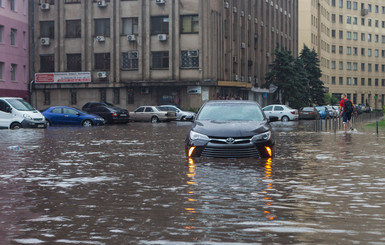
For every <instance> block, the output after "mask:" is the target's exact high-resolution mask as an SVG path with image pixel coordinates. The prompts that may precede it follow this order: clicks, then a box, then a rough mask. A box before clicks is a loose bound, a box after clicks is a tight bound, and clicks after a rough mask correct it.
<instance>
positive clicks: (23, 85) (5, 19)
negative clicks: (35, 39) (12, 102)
mask: <svg viewBox="0 0 385 245" xmlns="http://www.w3.org/2000/svg"><path fill="white" fill-rule="evenodd" d="M28 56H29V50H28V1H27V0H23V1H16V0H8V1H0V96H3V97H11V96H12V97H21V98H24V99H26V100H29V94H28V87H29V59H28Z"/></svg>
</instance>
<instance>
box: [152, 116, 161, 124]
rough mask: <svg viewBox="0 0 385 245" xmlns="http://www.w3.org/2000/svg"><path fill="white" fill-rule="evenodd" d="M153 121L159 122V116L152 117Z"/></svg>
mask: <svg viewBox="0 0 385 245" xmlns="http://www.w3.org/2000/svg"><path fill="white" fill-rule="evenodd" d="M151 122H152V123H157V122H159V119H158V117H156V116H153V117H151Z"/></svg>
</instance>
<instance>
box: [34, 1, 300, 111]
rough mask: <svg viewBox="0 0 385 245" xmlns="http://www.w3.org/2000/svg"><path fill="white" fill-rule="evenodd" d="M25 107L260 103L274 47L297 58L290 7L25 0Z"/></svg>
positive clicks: (291, 4)
mask: <svg viewBox="0 0 385 245" xmlns="http://www.w3.org/2000/svg"><path fill="white" fill-rule="evenodd" d="M30 8H31V19H30V25H31V29H33V33H32V35H31V41H32V44H33V45H32V46H33V48H32V50H31V62H32V64H33V65H32V67H31V73H30V75H31V77H33V76H35V75H36V76H35V79H34V80H35V81H34V86H33V100H32V103H33V104H34V105H35V106H37V108H44V107H47V106H51V105H59V104H60V105H73V106H77V107H82V106H83V105H84V104H85V103H86V102H88V101H107V102H110V103H113V104H116V105H119V106H121V107H123V108H127V109H134V108H136V107H137V106H139V105H145V104H147V105H148V104H170V103H171V104H178V105H179V106H180V107H182V108H199V107H200V106H201V105H202V103H203V102H204V101H207V100H210V99H217V98H223V99H225V98H242V99H249V100H257V101H259V102H260V103H261V104H266V103H267V102H268V101H269V98H270V94H269V93H270V92H271V91H270V90H269V89H265V88H263V84H264V76H265V73H266V72H267V71H268V64H269V63H271V62H272V61H273V59H274V57H273V54H274V50H275V49H276V48H279V49H281V48H285V49H287V50H290V51H291V52H292V53H293V54H296V53H297V52H298V50H297V47H298V40H297V36H298V32H297V28H298V23H297V9H298V6H297V0H110V1H107V0H106V1H95V0H93V1H91V0H87V1H80V0H64V1H53V0H34V1H33V2H32V1H31V5H30Z"/></svg>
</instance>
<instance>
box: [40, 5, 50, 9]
mask: <svg viewBox="0 0 385 245" xmlns="http://www.w3.org/2000/svg"><path fill="white" fill-rule="evenodd" d="M49 7H50V6H49V3H42V4H41V5H40V8H41V9H42V10H49Z"/></svg>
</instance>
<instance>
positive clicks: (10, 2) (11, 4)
mask: <svg viewBox="0 0 385 245" xmlns="http://www.w3.org/2000/svg"><path fill="white" fill-rule="evenodd" d="M15 1H16V0H9V6H10V8H11V10H12V11H16V3H15Z"/></svg>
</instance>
